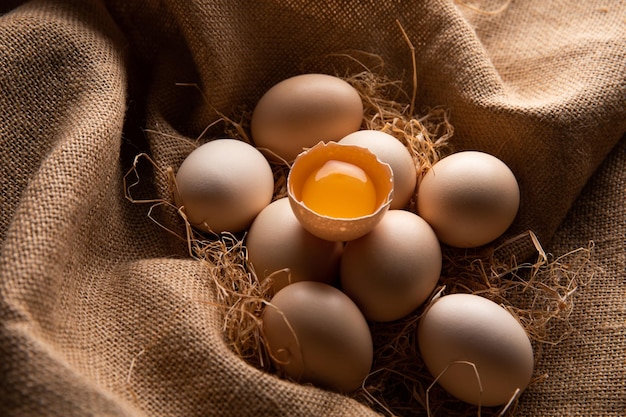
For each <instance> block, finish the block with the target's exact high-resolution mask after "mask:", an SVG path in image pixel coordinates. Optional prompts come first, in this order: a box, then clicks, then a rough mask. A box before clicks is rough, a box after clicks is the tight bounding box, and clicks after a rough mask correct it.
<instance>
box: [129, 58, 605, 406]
mask: <svg viewBox="0 0 626 417" xmlns="http://www.w3.org/2000/svg"><path fill="white" fill-rule="evenodd" d="M343 57H344V58H346V57H348V58H349V59H352V58H351V57H349V56H347V55H346V56H343ZM370 58H371V57H370ZM342 78H343V79H345V80H346V81H348V82H349V83H350V84H351V85H352V86H354V87H355V88H356V89H357V91H359V93H360V95H361V98H362V100H363V103H364V109H365V111H364V118H363V125H362V128H363V129H374V130H381V131H384V132H387V133H389V134H391V135H393V136H394V137H396V138H397V139H398V140H399V141H401V142H402V143H403V144H404V145H405V146H406V147H407V148H408V149H409V151H410V153H411V155H412V156H413V158H414V160H415V164H416V166H417V167H418V179H419V178H421V176H422V175H423V174H424V173H425V172H426V171H427V170H428V169H429V168H430V167H431V166H432V165H433V164H434V163H436V162H437V161H438V160H439V159H441V158H442V157H444V156H446V155H447V154H449V153H451V152H452V151H453V149H452V147H451V145H450V142H449V139H450V137H452V135H453V132H454V130H453V126H452V124H451V123H450V121H449V117H448V113H447V111H446V110H445V109H443V108H428V109H422V112H421V115H417V114H415V113H416V112H415V109H414V106H413V102H414V98H415V90H414V91H413V95H412V96H411V95H409V94H407V93H406V92H405V91H403V89H402V87H401V85H402V84H401V83H400V82H396V81H393V80H390V79H389V78H387V77H385V76H384V75H380V74H378V73H375V72H373V71H371V70H369V69H367V68H364V69H363V70H362V71H358V72H355V73H352V74H350V75H345V76H342ZM406 103H410V104H406ZM250 115H251V113H250V112H246V111H243V112H242V113H241V114H239V115H238V116H237V117H236V118H235V117H232V118H231V117H226V116H223V117H222V121H223V122H224V123H225V129H224V132H225V133H226V134H228V135H229V136H230V137H234V138H238V139H241V140H244V141H247V142H249V143H251V141H250V139H249V120H250ZM136 163H137V159H136V162H135V164H136ZM272 168H273V171H274V176H275V191H274V199H278V198H281V197H284V196H286V194H287V190H286V184H287V181H286V179H287V174H288V172H289V168H290V167H289V166H288V165H287V164H276V163H273V165H272ZM131 171H133V172H134V173H135V175H137V172H136V170H134V169H131ZM162 171H163V173H164V175H169V177H170V179H171V178H172V172H173V170H172V169H171V168H170V167H168V168H166V169H165V170H162ZM137 181H138V179H137ZM135 184H136V183H133V184H130V186H129V187H127V189H130V188H132V186H133V185H135ZM418 184H419V180H418ZM127 196H128V194H127ZM129 199H131V201H134V202H138V201H137V200H134V199H132V198H130V197H129ZM146 201H148V202H151V203H154V204H155V205H158V204H165V205H169V206H170V207H172V205H171V202H167V201H158V200H144V201H143V202H146ZM408 209H409V210H414V209H415V201H411V202H410V204H409V207H408ZM178 215H179V216H180V219H182V221H183V222H184V223H185V229H186V236H184V239H185V240H186V241H187V245H188V247H189V252H190V254H191V256H192V257H194V258H196V259H198V260H199V261H200V262H203V263H204V264H205V265H206V267H207V268H208V269H209V271H210V274H208V275H209V276H210V277H212V280H213V283H214V285H215V290H216V291H215V294H216V300H215V302H214V303H212V305H214V306H215V305H216V306H219V307H220V308H221V310H222V311H223V327H222V330H223V334H224V339H225V341H226V342H227V344H228V346H229V347H230V348H231V349H232V351H233V352H235V353H236V354H237V355H238V356H239V357H241V358H242V359H243V360H245V361H246V362H247V363H248V364H250V365H251V366H254V367H256V368H258V369H261V370H264V371H267V372H277V370H276V369H275V367H274V366H273V364H272V361H271V360H270V357H269V354H268V350H267V349H266V346H265V341H264V338H263V331H262V326H261V317H262V313H263V310H264V308H265V306H266V305H267V303H268V302H269V300H270V299H271V296H272V295H273V294H272V292H271V284H272V283H271V277H270V278H268V279H265V280H264V281H260V280H258V279H257V277H256V275H255V273H254V269H253V268H252V266H251V265H250V264H249V262H248V259H247V253H246V248H245V246H244V240H243V236H235V235H232V234H228V233H223V234H221V235H220V236H206V235H205V234H202V233H199V232H197V231H195V230H193V229H192V228H191V227H190V226H189V224H188V223H187V222H186V219H185V217H184V214H183V213H181V212H180V211H178ZM153 220H154V219H153ZM520 240H527V241H529V242H531V243H532V246H533V247H534V248H535V250H536V259H534V260H531V261H526V262H521V263H519V262H518V261H517V260H516V259H515V257H512V256H509V257H508V258H507V256H500V255H502V254H509V253H510V251H507V249H510V248H512V247H513V248H514V247H516V245H517V244H518V243H519V241H520ZM592 249H593V245H592V244H590V245H589V246H588V247H586V248H578V249H576V250H574V251H572V252H570V253H567V254H565V255H563V256H561V257H559V258H553V257H551V255H549V254H547V253H546V252H545V251H544V250H543V248H542V247H541V245H540V243H539V242H538V240H537V238H536V237H535V235H534V234H533V233H532V231H528V232H527V233H524V234H521V235H520V236H516V237H514V238H512V239H509V240H508V241H505V242H503V243H502V244H500V246H498V247H495V248H492V247H491V248H478V249H475V250H467V249H464V250H462V251H461V250H458V249H455V248H451V247H446V246H445V245H444V246H443V255H444V256H443V269H442V274H441V278H440V282H439V287H438V288H437V289H436V290H435V292H434V296H436V295H438V294H441V293H447V294H451V293H458V292H461V293H471V294H477V295H481V296H483V297H486V298H488V299H490V300H493V301H495V302H496V303H498V304H500V305H502V306H503V307H504V308H506V309H507V310H508V311H509V312H510V313H511V314H513V316H515V317H516V318H517V319H518V320H519V322H520V323H521V324H522V326H523V327H524V329H525V330H526V332H527V334H528V335H529V337H530V339H531V342H532V344H533V348H534V351H535V360H536V361H537V362H538V361H541V351H542V348H543V347H544V346H546V345H553V344H557V343H559V342H560V341H561V340H563V339H564V338H566V337H567V336H568V335H569V334H570V333H571V332H573V331H574V329H573V327H572V326H571V325H570V323H569V321H568V318H569V316H570V314H571V312H572V309H573V296H574V294H575V293H576V290H577V289H578V288H579V287H580V286H584V285H585V284H586V283H587V281H588V280H589V279H591V276H589V274H588V273H586V274H582V273H581V270H582V269H583V268H584V267H586V266H587V264H588V263H590V262H591V261H590V259H591V252H592ZM424 309H425V306H423V307H421V308H420V309H419V310H418V311H416V312H414V314H412V315H410V316H407V317H406V318H404V319H402V320H398V321H395V322H391V323H370V324H371V326H370V327H371V331H372V336H373V341H374V363H373V366H372V371H371V373H370V375H369V376H368V377H367V379H366V380H365V381H364V383H363V385H362V387H361V388H360V389H359V390H357V391H356V392H354V393H352V394H351V396H352V397H353V398H354V399H356V400H358V401H360V402H362V403H365V404H367V405H368V406H370V407H371V408H373V409H375V410H376V411H379V412H381V413H382V414H384V415H389V416H392V415H393V416H395V415H402V416H410V415H428V416H430V415H431V414H436V415H447V416H470V415H477V414H478V415H500V416H504V415H513V414H514V410H515V407H516V403H517V401H518V399H517V398H514V399H512V401H511V402H510V403H509V404H507V405H506V406H504V407H498V408H489V409H487V408H483V409H481V408H480V407H476V406H471V405H468V404H466V403H462V402H460V401H458V400H455V399H454V398H452V397H451V396H449V395H448V394H447V393H445V392H444V391H443V390H442V389H441V388H440V387H439V386H438V385H437V384H435V383H434V382H433V380H434V378H433V376H432V375H430V374H429V372H428V371H427V370H426V368H425V366H424V365H423V363H422V362H421V360H420V353H419V350H418V347H417V340H416V331H417V325H418V323H419V318H420V315H421V314H422V312H423V311H424ZM546 377H547V376H546V375H535V376H534V379H533V380H532V381H531V385H533V384H539V383H541V381H542V380H543V379H545V378H546Z"/></svg>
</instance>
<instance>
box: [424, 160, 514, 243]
mask: <svg viewBox="0 0 626 417" xmlns="http://www.w3.org/2000/svg"><path fill="white" fill-rule="evenodd" d="M519 201H520V192H519V187H518V184H517V180H516V179H515V175H513V172H511V170H510V169H509V167H507V166H506V165H505V164H504V162H502V161H501V160H499V159H498V158H496V157H495V156H492V155H489V154H487V153H484V152H476V151H465V152H458V153H455V154H452V155H450V156H448V157H446V158H443V159H442V160H440V161H439V162H437V163H436V164H434V165H433V167H432V168H431V169H430V170H429V171H428V172H427V173H426V175H425V176H424V178H423V179H422V181H421V183H420V185H419V189H418V192H417V212H418V214H419V215H420V216H421V217H422V218H424V220H426V221H427V222H428V223H430V225H431V226H432V227H433V229H434V230H435V233H437V236H438V237H439V240H441V241H442V242H443V243H446V244H448V245H450V246H456V247H459V248H472V247H477V246H481V245H485V244H487V243H489V242H491V241H493V240H494V239H496V238H498V237H499V236H501V235H502V234H503V233H504V232H505V231H506V230H507V229H508V228H509V226H510V225H511V224H512V223H513V220H514V219H515V216H516V215H517V210H518V208H519Z"/></svg>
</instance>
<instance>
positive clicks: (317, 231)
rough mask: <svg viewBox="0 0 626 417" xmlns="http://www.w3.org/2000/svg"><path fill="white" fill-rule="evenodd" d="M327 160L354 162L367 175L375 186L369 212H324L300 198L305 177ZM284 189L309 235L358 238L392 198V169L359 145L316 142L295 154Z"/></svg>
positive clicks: (385, 208) (381, 214) (336, 238)
mask: <svg viewBox="0 0 626 417" xmlns="http://www.w3.org/2000/svg"><path fill="white" fill-rule="evenodd" d="M329 160H338V161H343V162H348V163H350V164H354V165H356V166H358V167H359V168H361V169H363V171H365V172H366V173H367V175H369V177H370V178H371V179H372V181H373V183H374V188H375V189H376V205H377V208H376V210H375V211H374V212H373V213H372V214H369V215H366V216H361V217H354V218H336V217H329V216H324V215H321V214H319V213H316V212H315V211H313V210H311V209H310V208H309V207H307V206H306V204H304V203H303V202H302V188H303V186H304V184H305V182H306V180H307V178H308V177H309V176H310V175H312V173H313V172H314V171H315V170H316V169H318V168H320V167H321V166H322V165H324V163H326V162H327V161H329ZM287 193H288V197H289V202H290V203H291V208H292V209H293V212H294V214H295V215H296V218H297V219H298V221H300V223H301V224H302V226H303V227H304V228H305V229H307V230H308V231H309V232H310V233H312V234H313V235H315V236H317V237H319V238H321V239H325V240H332V241H348V240H352V239H356V238H359V237H361V236H363V235H365V234H366V233H368V232H369V231H370V230H372V229H373V228H374V227H375V226H376V224H378V222H379V221H380V220H381V219H382V217H383V215H384V214H385V212H387V210H389V205H390V204H391V200H392V198H393V172H392V170H391V167H390V166H389V164H386V163H384V162H381V161H380V160H379V159H378V158H376V155H374V154H373V153H372V152H370V151H369V150H368V149H366V148H363V147H361V146H354V145H346V144H339V143H337V142H328V143H324V142H320V143H318V144H317V145H315V146H314V147H312V148H311V149H309V150H307V151H305V152H302V153H301V154H300V155H298V157H297V158H296V160H295V162H294V163H293V166H292V167H291V171H290V172H289V176H288V177H287Z"/></svg>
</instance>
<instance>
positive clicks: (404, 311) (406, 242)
mask: <svg viewBox="0 0 626 417" xmlns="http://www.w3.org/2000/svg"><path fill="white" fill-rule="evenodd" d="M440 272H441V248H440V245H439V241H438V240H437V236H436V235H435V232H433V230H432V229H431V227H430V226H429V225H428V223H426V222H425V221H424V220H423V219H422V218H420V217H419V216H417V215H416V214H413V213H411V212H408V211H404V210H389V211H388V212H387V213H386V214H385V215H384V217H383V218H382V220H381V221H380V223H378V224H377V225H376V227H375V228H374V229H373V230H372V231H371V232H369V233H368V234H366V235H365V236H363V237H361V238H359V239H356V240H352V241H350V242H347V243H346V246H345V248H344V254H343V256H342V259H341V269H340V280H341V288H342V289H343V291H344V292H345V293H346V294H347V295H348V296H349V297H350V298H352V299H353V300H354V302H355V303H356V304H357V305H358V306H359V308H360V309H361V311H362V312H363V315H364V316H365V317H366V318H368V319H370V320H374V321H391V320H397V319H400V318H402V317H405V316H406V315H408V314H409V313H411V312H412V311H414V310H415V309H416V308H418V307H419V306H420V305H421V304H422V303H424V301H426V299H427V298H428V296H429V295H430V294H431V292H432V291H433V290H434V289H435V286H436V285H437V281H438V280H439V274H440Z"/></svg>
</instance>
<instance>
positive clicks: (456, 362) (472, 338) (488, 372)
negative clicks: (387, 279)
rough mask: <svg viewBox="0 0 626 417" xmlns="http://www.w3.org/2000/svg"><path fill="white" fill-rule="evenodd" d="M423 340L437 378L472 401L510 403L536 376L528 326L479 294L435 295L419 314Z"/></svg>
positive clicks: (424, 353) (420, 340)
mask: <svg viewBox="0 0 626 417" xmlns="http://www.w3.org/2000/svg"><path fill="white" fill-rule="evenodd" d="M418 344H419V349H420V352H421V355H422V358H423V360H424V363H425V364H426V367H427V368H428V370H429V371H430V373H431V374H432V375H433V377H435V378H439V379H438V381H437V382H438V383H439V384H440V385H441V386H442V387H443V388H444V389H445V390H446V391H447V392H449V393H450V394H452V395H453V396H454V397H456V398H458V399H460V400H462V401H465V402H467V403H470V404H474V405H482V406H497V405H503V404H506V403H507V402H508V401H509V400H510V399H512V398H513V397H514V396H515V395H518V394H519V393H521V392H522V391H524V390H525V389H526V387H527V386H528V384H529V383H530V380H531V377H532V373H533V365H534V359H533V349H532V345H531V343H530V340H529V338H528V336H527V334H526V332H525V330H524V328H523V327H522V326H521V325H520V323H519V322H518V321H517V320H516V319H515V317H513V316H512V315H511V314H510V313H509V312H508V311H506V310H505V309H504V308H503V307H501V306H500V305H498V304H496V303H494V302H493V301H490V300H488V299H486V298H484V297H481V296H478V295H472V294H450V295H444V296H442V297H440V298H439V299H436V300H435V301H434V302H433V303H432V304H431V305H430V306H429V307H428V308H427V310H426V312H425V313H424V314H423V316H422V317H421V319H420V324H419V327H418ZM481 387H482V392H481ZM518 390H519V392H518Z"/></svg>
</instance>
